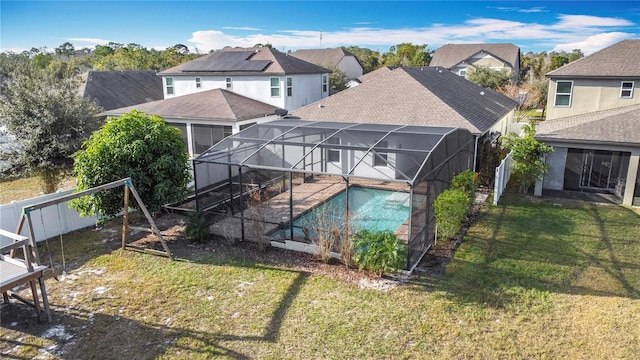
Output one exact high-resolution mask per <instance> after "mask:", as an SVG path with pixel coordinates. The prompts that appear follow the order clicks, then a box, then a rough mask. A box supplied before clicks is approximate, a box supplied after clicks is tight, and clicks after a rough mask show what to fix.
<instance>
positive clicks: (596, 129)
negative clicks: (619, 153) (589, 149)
mask: <svg viewBox="0 0 640 360" xmlns="http://www.w3.org/2000/svg"><path fill="white" fill-rule="evenodd" d="M535 137H536V138H538V139H540V140H546V141H549V140H567V141H573V142H596V143H617V144H625V145H634V146H640V105H632V106H625V107H620V108H615V109H609V110H602V111H595V112H590V113H586V114H580V115H575V116H568V117H564V118H558V119H553V120H547V121H544V122H542V123H540V124H539V125H538V127H537V128H536V136H535Z"/></svg>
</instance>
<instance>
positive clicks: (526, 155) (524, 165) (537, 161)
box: [500, 122, 553, 194]
mask: <svg viewBox="0 0 640 360" xmlns="http://www.w3.org/2000/svg"><path fill="white" fill-rule="evenodd" d="M522 132H523V133H522V135H521V136H518V135H517V134H516V133H514V132H513V131H512V132H510V133H509V134H507V136H503V137H501V138H500V141H501V142H502V145H503V146H504V147H505V148H507V149H509V150H511V156H512V158H513V160H514V161H515V165H514V166H513V169H512V170H511V175H512V176H513V178H514V180H515V181H516V182H517V183H518V184H519V185H520V192H521V193H523V194H526V193H527V192H528V191H529V188H530V187H531V185H533V184H535V183H536V181H538V180H540V177H541V176H542V175H544V174H545V173H546V172H547V171H549V165H547V164H546V163H545V162H544V159H543V157H544V155H545V154H548V153H550V152H552V151H553V148H552V147H551V146H547V145H545V144H544V143H542V142H540V141H538V140H536V139H535V138H534V135H535V133H536V126H535V123H534V122H531V123H530V124H529V125H524V126H523V127H522Z"/></svg>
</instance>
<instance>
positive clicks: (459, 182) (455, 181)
mask: <svg viewBox="0 0 640 360" xmlns="http://www.w3.org/2000/svg"><path fill="white" fill-rule="evenodd" d="M450 184H451V189H458V190H462V191H464V193H465V194H467V198H468V200H467V205H468V206H471V205H473V202H474V200H475V198H476V191H478V173H475V172H473V171H471V170H469V169H467V170H465V171H463V172H461V173H460V174H458V175H455V176H454V177H453V178H452V179H451V182H450Z"/></svg>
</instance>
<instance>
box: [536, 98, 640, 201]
mask: <svg viewBox="0 0 640 360" xmlns="http://www.w3.org/2000/svg"><path fill="white" fill-rule="evenodd" d="M639 130H640V104H637V105H632V106H626V107H619V108H614V109H608V110H601V111H594V112H590V113H585V114H580V115H574V116H568V117H563V118H557V119H553V120H547V121H544V122H542V123H541V124H540V125H538V128H537V134H536V136H535V137H536V138H537V139H538V140H540V141H543V142H544V143H545V144H547V145H551V146H553V148H554V151H553V152H552V153H550V154H548V155H547V158H546V162H547V164H549V166H550V171H549V172H548V173H547V174H545V176H544V179H543V181H542V182H541V183H540V184H538V186H537V188H538V189H537V195H542V193H543V192H544V189H547V190H571V191H586V192H596V193H611V194H613V195H615V196H618V197H621V198H622V203H623V204H624V205H636V206H640V171H639V166H638V163H639V162H640V131H639Z"/></svg>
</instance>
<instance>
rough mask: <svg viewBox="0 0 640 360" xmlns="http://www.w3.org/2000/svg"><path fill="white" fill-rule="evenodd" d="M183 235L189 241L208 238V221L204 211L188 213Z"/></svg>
mask: <svg viewBox="0 0 640 360" xmlns="http://www.w3.org/2000/svg"><path fill="white" fill-rule="evenodd" d="M184 235H185V237H186V238H187V240H189V241H191V242H202V241H204V240H206V239H208V238H209V221H208V219H207V214H206V213H205V212H204V211H195V212H192V213H191V214H189V217H188V218H187V224H186V225H185V228H184Z"/></svg>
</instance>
